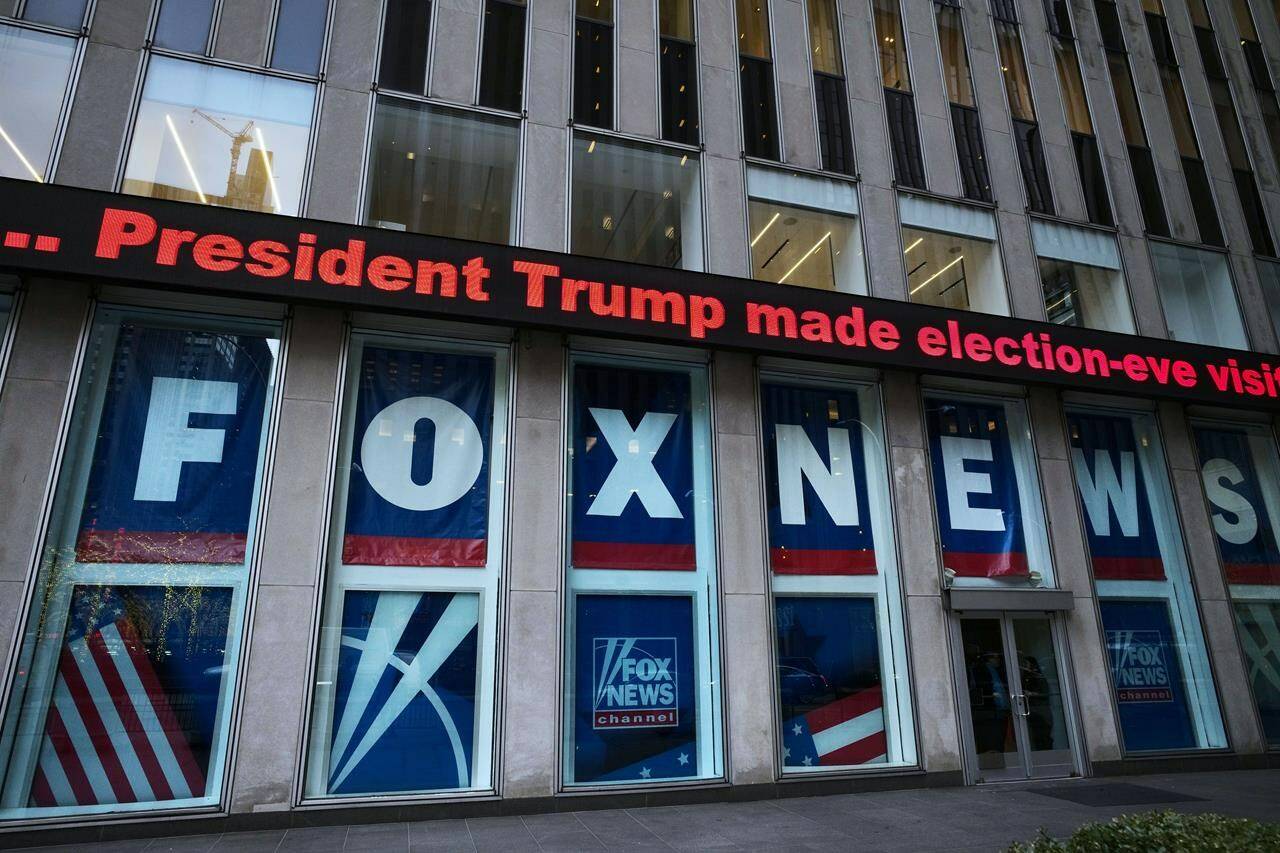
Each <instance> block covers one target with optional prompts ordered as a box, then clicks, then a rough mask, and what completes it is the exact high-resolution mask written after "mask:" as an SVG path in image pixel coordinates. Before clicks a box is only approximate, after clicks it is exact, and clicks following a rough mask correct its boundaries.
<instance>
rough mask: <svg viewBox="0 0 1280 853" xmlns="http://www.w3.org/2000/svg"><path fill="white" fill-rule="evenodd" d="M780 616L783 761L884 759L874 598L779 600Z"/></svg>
mask: <svg viewBox="0 0 1280 853" xmlns="http://www.w3.org/2000/svg"><path fill="white" fill-rule="evenodd" d="M774 612H775V615H776V623H777V630H778V691H779V698H780V705H781V711H782V760H783V764H784V765H786V766H787V767H793V768H797V769H803V768H814V767H834V766H841V765H853V764H872V763H879V762H883V761H885V760H886V759H885V756H886V751H887V748H888V747H887V742H886V739H885V730H884V694H883V690H882V686H881V679H880V643H879V639H878V637H877V633H876V606H875V599H874V598H871V597H870V596H867V597H859V598H854V597H848V598H837V597H834V596H821V597H818V596H814V597H808V598H801V597H795V596H779V597H777V598H776V599H775V601H774Z"/></svg>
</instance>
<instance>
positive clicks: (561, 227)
mask: <svg viewBox="0 0 1280 853" xmlns="http://www.w3.org/2000/svg"><path fill="white" fill-rule="evenodd" d="M529 16H530V25H529V68H528V71H527V75H528V79H526V80H525V92H526V101H527V111H528V121H526V122H525V126H524V146H523V148H524V168H523V169H522V170H521V175H522V181H523V184H524V187H523V193H524V195H523V198H524V205H523V207H522V209H521V221H520V245H522V246H528V247H530V248H534V249H551V250H555V251H564V250H565V249H566V248H567V245H566V240H565V223H566V222H567V219H568V209H569V207H568V205H569V200H568V197H567V194H566V187H567V186H568V171H567V170H568V157H569V141H570V132H569V131H568V130H567V129H566V126H567V124H568V122H569V104H570V92H571V89H572V79H573V65H572V62H573V3H572V1H571V0H539V2H537V3H531V4H530V5H529Z"/></svg>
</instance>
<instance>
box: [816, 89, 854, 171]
mask: <svg viewBox="0 0 1280 853" xmlns="http://www.w3.org/2000/svg"><path fill="white" fill-rule="evenodd" d="M813 85H814V92H815V93H816V95H817V99H818V141H819V143H820V144H821V150H822V168H824V169H826V170H827V171H829V172H843V173H844V174H846V175H852V174H853V138H852V135H851V130H850V127H849V99H848V95H847V94H846V92H845V86H844V78H842V77H829V76H827V75H826V74H814V75H813Z"/></svg>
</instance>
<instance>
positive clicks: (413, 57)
mask: <svg viewBox="0 0 1280 853" xmlns="http://www.w3.org/2000/svg"><path fill="white" fill-rule="evenodd" d="M430 35H431V2H430V0H387V6H386V13H385V16H384V17H383V20H382V56H381V58H380V60H379V62H378V88H380V89H394V90H397V91H400V92H411V93H413V94H416V95H421V94H423V93H424V92H426V90H427V50H428V47H429V45H430Z"/></svg>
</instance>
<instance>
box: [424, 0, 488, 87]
mask: <svg viewBox="0 0 1280 853" xmlns="http://www.w3.org/2000/svg"><path fill="white" fill-rule="evenodd" d="M434 12H435V18H434V20H433V21H432V27H433V29H434V30H435V31H434V32H433V33H432V35H431V60H430V61H431V68H430V69H429V75H430V76H429V77H428V83H427V94H429V95H431V97H433V98H439V99H441V100H443V101H453V102H454V103H459V104H474V103H475V102H476V69H477V68H478V67H479V66H478V64H477V60H478V58H479V56H480V27H481V24H480V20H481V18H482V17H483V16H484V0H436V8H435V10H434Z"/></svg>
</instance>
